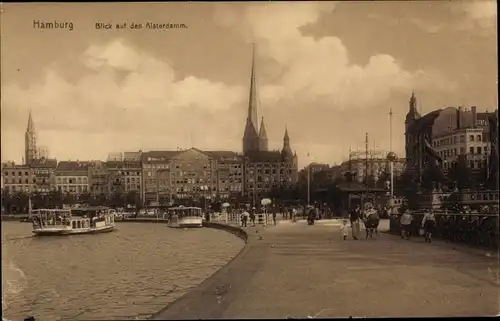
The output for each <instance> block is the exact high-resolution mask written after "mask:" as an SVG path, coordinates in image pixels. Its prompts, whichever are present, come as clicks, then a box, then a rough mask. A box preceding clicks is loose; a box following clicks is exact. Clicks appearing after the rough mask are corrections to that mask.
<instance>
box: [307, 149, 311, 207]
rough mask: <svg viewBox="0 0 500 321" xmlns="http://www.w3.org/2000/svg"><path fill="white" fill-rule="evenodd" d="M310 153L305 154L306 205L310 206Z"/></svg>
mask: <svg viewBox="0 0 500 321" xmlns="http://www.w3.org/2000/svg"><path fill="white" fill-rule="evenodd" d="M310 157H311V153H307V161H308V164H307V205H309V204H311V162H310Z"/></svg>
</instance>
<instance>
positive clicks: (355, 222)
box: [349, 206, 361, 240]
mask: <svg viewBox="0 0 500 321" xmlns="http://www.w3.org/2000/svg"><path fill="white" fill-rule="evenodd" d="M360 216H361V209H360V207H359V206H356V208H355V209H354V210H352V211H351V213H350V215H349V219H350V221H351V230H352V238H353V240H357V239H358V235H359V219H360Z"/></svg>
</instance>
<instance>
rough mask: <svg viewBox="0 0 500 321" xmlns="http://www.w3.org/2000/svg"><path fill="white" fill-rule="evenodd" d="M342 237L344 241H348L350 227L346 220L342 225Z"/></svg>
mask: <svg viewBox="0 0 500 321" xmlns="http://www.w3.org/2000/svg"><path fill="white" fill-rule="evenodd" d="M340 235H341V237H342V239H343V240H344V241H345V240H347V237H348V236H349V226H348V225H347V220H346V219H343V220H342V225H340Z"/></svg>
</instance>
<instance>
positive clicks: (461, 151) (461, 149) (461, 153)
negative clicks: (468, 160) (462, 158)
mask: <svg viewBox="0 0 500 321" xmlns="http://www.w3.org/2000/svg"><path fill="white" fill-rule="evenodd" d="M463 154H465V147H460V155H463Z"/></svg>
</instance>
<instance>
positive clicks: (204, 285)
mask: <svg viewBox="0 0 500 321" xmlns="http://www.w3.org/2000/svg"><path fill="white" fill-rule="evenodd" d="M203 226H204V227H207V228H214V229H220V230H224V231H226V232H228V233H232V234H234V235H236V236H237V237H239V238H241V239H243V240H244V241H245V246H244V247H243V249H242V250H241V251H240V252H239V253H238V254H236V255H235V256H234V257H233V258H232V259H231V260H230V261H229V262H228V263H226V264H225V265H224V266H222V267H221V268H220V269H218V270H217V271H216V272H215V273H214V274H212V275H211V276H209V277H208V278H207V279H205V280H204V281H203V282H201V283H200V284H198V285H197V286H195V287H193V288H191V289H189V290H188V291H187V292H186V293H185V294H184V295H183V296H181V297H180V298H178V299H176V300H174V301H172V302H170V303H168V304H167V305H166V306H165V307H164V308H163V309H161V310H160V311H158V312H156V313H154V314H153V315H151V316H150V317H149V318H148V320H199V319H219V318H221V317H222V314H223V312H224V311H225V310H226V308H227V307H228V305H229V303H230V302H231V300H232V298H233V297H234V296H235V295H236V294H237V293H239V292H240V291H241V290H242V289H244V288H246V285H247V284H248V282H249V281H250V279H251V276H252V275H253V274H255V272H257V270H258V269H259V267H260V266H261V263H262V262H263V258H264V257H265V255H263V253H262V251H255V248H256V246H255V242H253V238H251V237H249V234H248V232H247V231H246V230H244V229H242V228H240V227H238V226H234V225H226V224H221V223H212V222H204V223H203ZM256 233H258V231H256ZM257 247H258V248H260V246H257ZM248 263H250V264H248Z"/></svg>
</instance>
